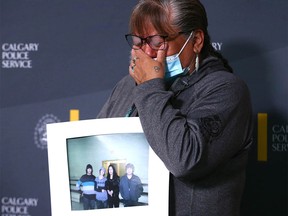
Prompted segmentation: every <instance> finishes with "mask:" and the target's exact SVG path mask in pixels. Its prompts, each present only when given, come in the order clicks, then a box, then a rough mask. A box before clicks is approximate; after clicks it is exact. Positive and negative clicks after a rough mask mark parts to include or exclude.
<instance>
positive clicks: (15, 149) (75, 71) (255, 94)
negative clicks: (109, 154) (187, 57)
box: [0, 0, 288, 216]
mask: <svg viewBox="0 0 288 216" xmlns="http://www.w3.org/2000/svg"><path fill="white" fill-rule="evenodd" d="M136 2H137V1H136V0H130V1H119V0H110V1H96V0H95V1H92V0H89V1H81V0H1V3H0V4H1V5H0V7H1V8H0V9H1V20H0V22H1V30H0V33H1V57H2V58H1V72H0V166H1V167H0V168H1V169H0V170H1V173H0V174H1V176H0V177H1V182H0V183H1V184H0V199H1V202H0V205H1V215H5V214H8V213H9V214H11V215H20V214H21V215H31V216H38V215H41V216H46V215H47V216H49V215H51V209H50V208H51V207H50V196H49V173H48V159H47V140H46V128H45V126H46V124H47V123H51V122H60V121H61V122H64V121H69V120H70V116H69V113H70V110H71V109H78V110H79V111H80V119H81V120H84V119H93V118H95V117H96V115H97V113H98V111H99V110H100V108H101V107H102V105H103V103H104V101H105V100H106V99H107V97H108V95H109V93H110V92H111V89H112V88H113V86H114V85H115V83H116V82H117V81H118V80H119V79H120V78H121V77H123V76H124V75H126V74H127V73H128V65H129V63H128V58H129V51H130V49H129V46H128V45H127V44H126V41H125V38H124V34H126V33H128V20H129V16H130V12H131V9H132V7H133V6H134V5H135V4H136ZM202 2H203V4H204V5H205V6H206V9H207V13H208V18H209V32H210V35H211V38H212V42H213V45H214V47H215V48H216V49H217V50H219V51H220V52H222V53H223V55H224V56H225V57H226V58H227V59H228V60H229V61H230V63H231V65H232V66H233V68H234V70H235V73H236V74H237V75H239V76H240V77H242V78H243V79H244V80H245V81H246V82H247V84H248V86H249V88H250V90H251V94H252V100H253V109H254V116H255V131H254V146H253V148H252V150H251V154H250V159H249V164H248V170H247V184H246V189H245V193H244V197H243V204H242V214H243V215H245V216H246V215H247V216H255V215H256V216H258V215H261V216H265V215H267V216H270V215H277V216H282V215H283V216H286V215H287V214H288V209H287V194H288V188H287V182H288V174H287V168H288V159H287V153H288V103H287V98H288V88H287V81H288V73H287V68H288V63H287V62H288V59H287V56H288V27H287V26H288V17H287V16H288V15H287V14H288V13H287V11H288V2H287V1H286V0H277V1H269V0H255V1H247V0H231V1H213V0H203V1H202ZM259 113H264V114H265V115H264V119H266V120H267V121H268V124H267V129H266V130H264V131H260V132H258V130H257V129H259V127H261V125H262V123H261V122H262V121H260V120H261V119H262V118H261V117H259V115H258V114H259ZM262 116H263V115H262ZM259 137H262V138H263V137H264V140H265V139H266V140H267V146H266V145H265V143H264V144H263V143H262V142H261V140H260V139H259ZM259 155H260V156H261V155H262V157H260V156H259ZM263 155H264V157H263Z"/></svg>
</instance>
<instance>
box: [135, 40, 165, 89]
mask: <svg viewBox="0 0 288 216" xmlns="http://www.w3.org/2000/svg"><path fill="white" fill-rule="evenodd" d="M166 47H167V45H166ZM166 50H167V48H166V49H165V50H163V49H159V50H158V52H157V58H156V59H153V58H151V57H150V56H149V55H147V54H146V53H145V52H144V51H143V50H141V49H137V50H135V49H132V51H131V61H130V66H129V74H130V75H131V76H132V77H133V79H134V80H135V82H136V83H137V84H141V83H143V82H145V81H148V80H151V79H155V78H164V75H165V57H166Z"/></svg>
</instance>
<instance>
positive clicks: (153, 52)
mask: <svg viewBox="0 0 288 216" xmlns="http://www.w3.org/2000/svg"><path fill="white" fill-rule="evenodd" d="M142 50H143V51H144V52H145V53H146V54H147V55H149V56H150V57H151V58H156V57H157V51H156V50H154V49H152V48H151V47H150V46H149V44H147V43H146V44H144V45H143V46H142Z"/></svg>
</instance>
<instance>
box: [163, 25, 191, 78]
mask: <svg viewBox="0 0 288 216" xmlns="http://www.w3.org/2000/svg"><path fill="white" fill-rule="evenodd" d="M192 35H193V31H192V32H191V34H190V35H189V37H188V38H187V40H186V42H185V43H184V45H183V47H182V48H181V50H180V51H179V53H177V54H175V55H172V56H167V57H166V71H165V79H166V80H168V79H170V78H172V77H175V76H177V75H180V74H186V73H188V72H189V71H190V67H189V66H188V67H187V68H182V65H181V61H180V58H179V56H180V54H181V53H182V51H183V50H184V48H185V47H186V45H187V43H188V42H189V40H190V38H191V37H192Z"/></svg>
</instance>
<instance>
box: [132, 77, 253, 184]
mask: <svg viewBox="0 0 288 216" xmlns="http://www.w3.org/2000/svg"><path fill="white" fill-rule="evenodd" d="M213 80H217V81H216V82H215V81H214V82H213ZM211 82H213V83H211ZM203 86H205V87H203V89H198V90H197V91H196V90H195V89H194V87H190V88H189V89H187V90H185V92H183V94H184V97H183V98H181V95H179V96H177V98H175V97H174V94H173V92H171V91H167V90H165V84H164V81H163V80H162V79H153V80H150V81H147V82H145V83H142V84H141V85H139V86H138V87H137V88H136V89H135V90H134V92H133V96H134V100H135V101H136V102H135V105H136V107H137V110H138V112H139V117H140V121H141V124H142V127H143V130H144V133H145V135H146V137H147V140H148V142H149V144H150V146H151V147H152V149H153V150H154V151H155V153H156V154H157V155H158V156H159V157H160V159H161V160H162V161H163V162H164V164H165V165H166V167H167V168H168V170H169V171H170V172H171V173H172V174H173V175H174V176H175V177H179V178H184V179H185V178H189V180H191V179H194V180H197V179H199V178H202V177H204V176H206V175H208V174H209V173H211V172H213V171H214V170H216V169H217V167H219V166H221V165H223V164H225V163H227V162H228V161H229V160H231V158H233V157H234V156H235V155H237V154H239V152H241V151H243V149H245V148H246V147H247V146H246V145H248V144H247V143H249V141H248V140H245V139H248V137H249V135H248V134H249V133H250V131H251V128H248V127H247V125H248V124H247V122H249V121H251V107H250V106H251V104H250V99H249V91H248V89H247V87H246V85H245V84H244V83H243V82H241V81H239V79H236V78H231V79H229V80H228V81H227V80H224V81H223V80H221V79H220V80H219V79H213V78H212V80H207V84H206V85H203ZM187 103H188V105H187ZM181 104H186V105H185V106H182V105H181ZM177 106H178V107H177Z"/></svg>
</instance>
